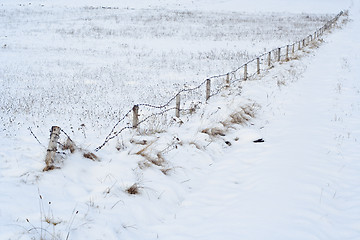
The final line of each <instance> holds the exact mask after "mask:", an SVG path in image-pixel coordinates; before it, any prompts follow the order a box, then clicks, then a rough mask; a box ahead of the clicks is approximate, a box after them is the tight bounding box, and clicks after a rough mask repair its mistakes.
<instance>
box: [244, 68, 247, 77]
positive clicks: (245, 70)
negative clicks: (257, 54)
mask: <svg viewBox="0 0 360 240" xmlns="http://www.w3.org/2000/svg"><path fill="white" fill-rule="evenodd" d="M244 80H247V64H245V65H244Z"/></svg>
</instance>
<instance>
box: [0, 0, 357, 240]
mask: <svg viewBox="0 0 360 240" xmlns="http://www.w3.org/2000/svg"><path fill="white" fill-rule="evenodd" d="M327 2H328V3H329V5H327V6H328V8H327V9H326V10H323V9H321V10H318V9H316V10H314V12H317V11H324V12H333V13H336V12H338V9H336V7H337V8H338V7H339V6H340V5H341V6H343V4H344V3H341V4H340V3H338V2H337V1H327ZM63 3H64V2H62V3H61V4H63ZM80 3H81V2H80ZM135 3H136V2H135ZM156 3H161V2H156ZM170 3H171V2H170ZM196 3H197V4H199V6H197V7H201V8H205V6H208V4H207V3H206V2H205V1H199V2H196ZM225 3H226V2H225ZM330 3H333V4H334V5H332V4H330ZM4 4H13V3H11V2H10V1H7V2H6V1H4ZM81 4H84V2H82V3H81ZM129 4H130V3H129ZM142 4H143V3H142ZM184 4H185V3H184ZM192 4H193V3H191V4H190V3H189V4H188V5H186V6H187V7H189V8H191V7H193V5H192ZM314 4H315V3H314ZM139 6H140V5H139ZM214 6H216V4H214ZM218 6H219V5H218ZM221 6H225V5H222V4H221ZM239 6H240V5H239ZM248 6H250V7H249V11H251V4H249V5H248ZM310 6H313V5H310ZM335 6H336V7H335ZM167 7H174V6H172V5H168V6H167ZM331 8H333V9H331ZM359 8H360V6H359V5H358V4H356V2H355V5H353V7H352V8H351V11H350V14H351V15H350V18H351V19H352V21H351V22H350V23H348V24H347V25H345V26H343V28H342V29H334V30H333V31H332V33H331V34H326V35H325V36H324V41H325V42H324V43H322V44H320V45H319V48H317V47H316V45H314V46H313V47H312V48H308V49H306V50H305V51H304V52H300V53H298V54H297V55H296V58H298V59H296V60H293V61H290V62H287V63H282V64H277V65H276V66H275V68H274V69H272V70H271V71H269V72H266V73H264V74H263V75H262V77H261V78H256V79H254V80H253V81H248V82H242V83H240V84H239V85H235V86H233V87H232V88H230V89H226V90H224V92H223V93H222V94H221V95H220V96H218V97H214V98H212V99H211V100H210V101H209V103H208V104H207V105H206V106H203V108H201V109H199V110H198V112H197V113H195V114H193V115H191V116H184V118H189V119H190V121H189V122H186V123H184V124H183V125H181V126H177V125H176V126H172V127H170V128H169V129H168V131H167V132H160V133H157V134H150V135H145V136H143V135H139V134H137V133H136V132H130V133H127V135H126V136H125V137H124V138H121V137H120V138H118V139H115V141H114V142H111V143H110V144H109V146H108V147H107V148H105V149H104V150H103V151H100V152H98V153H97V155H98V156H99V158H100V162H92V161H90V160H89V159H86V158H83V157H82V153H81V152H79V151H78V152H75V154H68V155H66V156H64V158H63V159H61V162H62V165H61V166H62V168H61V169H58V170H54V171H50V172H42V171H41V169H42V168H43V167H44V162H43V159H44V156H45V154H46V150H44V149H43V148H42V147H41V146H40V145H39V144H38V143H37V142H36V140H35V139H34V138H33V137H32V136H29V134H28V135H23V134H19V133H18V135H17V136H5V135H4V136H3V139H2V146H1V152H0V159H1V165H0V189H1V191H2V192H1V193H2V194H1V196H0V206H1V207H0V239H41V238H43V239H158V238H159V239H220V238H222V239H324V240H325V239H357V238H359V235H360V218H359V213H360V205H359V200H360V199H359V197H360V189H359V186H358V183H359V180H360V179H359V176H360V174H359V172H360V166H359V163H358V162H357V160H358V158H359V155H360V153H359V143H358V141H359V137H360V132H359V129H360V128H359V127H360V126H359V121H358V119H359V117H360V105H359V102H360V101H359V98H360V85H359V82H358V81H356V79H358V78H359V76H360V72H359V69H358V68H357V66H359V62H360V60H359V52H360V49H359V45H358V40H357V39H359V37H360V36H359V35H360V33H359V26H360V20H359V18H358V17H357V16H359V14H360V12H359ZM273 10H277V9H275V8H274V9H273ZM280 10H281V9H279V11H280ZM298 10H299V11H302V10H301V9H300V8H299V9H298ZM306 10H307V11H308V12H310V11H309V9H306ZM282 11H288V9H282ZM244 107H245V108H246V109H248V110H249V109H250V110H249V111H253V112H254V113H255V112H256V117H252V116H248V117H249V122H248V123H247V124H243V125H236V124H235V125H229V127H228V128H227V129H226V131H225V130H224V131H223V133H224V135H225V136H221V135H220V136H219V135H216V134H214V135H212V134H205V133H203V132H204V131H205V132H206V131H210V130H209V129H214V128H217V127H218V128H221V127H222V125H223V124H220V122H223V123H224V122H225V123H226V122H227V121H228V118H229V115H231V114H234V113H238V112H243V111H242V110H241V108H244ZM160 124H161V123H160ZM155 127H156V126H155ZM159 127H161V126H159ZM43 133H44V135H47V132H46V130H43ZM84 134H86V132H84ZM259 138H263V139H264V140H265V142H264V143H258V144H255V143H253V140H256V139H259ZM129 139H130V140H131V141H129ZM91 140H93V141H95V140H96V141H102V140H103V139H91ZM144 140H146V144H144V145H143V144H142V143H143V141H144ZM229 145H231V146H229ZM115 147H117V148H118V149H119V151H117V150H115ZM131 186H135V187H136V188H137V190H138V191H139V194H129V193H128V189H129V187H131ZM40 196H41V197H40Z"/></svg>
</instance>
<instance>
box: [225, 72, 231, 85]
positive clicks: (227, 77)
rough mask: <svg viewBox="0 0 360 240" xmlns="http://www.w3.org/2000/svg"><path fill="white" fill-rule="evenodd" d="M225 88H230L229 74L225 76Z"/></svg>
mask: <svg viewBox="0 0 360 240" xmlns="http://www.w3.org/2000/svg"><path fill="white" fill-rule="evenodd" d="M226 86H228V87H230V74H229V73H227V74H226Z"/></svg>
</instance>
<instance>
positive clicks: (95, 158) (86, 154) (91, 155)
mask: <svg viewBox="0 0 360 240" xmlns="http://www.w3.org/2000/svg"><path fill="white" fill-rule="evenodd" d="M83 156H84V158H88V159H90V160H93V161H99V158H98V156H96V155H95V154H94V153H92V152H84V153H83Z"/></svg>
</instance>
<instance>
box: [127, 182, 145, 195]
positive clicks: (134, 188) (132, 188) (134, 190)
mask: <svg viewBox="0 0 360 240" xmlns="http://www.w3.org/2000/svg"><path fill="white" fill-rule="evenodd" d="M140 188H142V187H141V186H139V184H138V183H134V184H133V185H131V186H130V187H128V188H127V189H125V192H127V193H128V194H131V195H137V194H140Z"/></svg>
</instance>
